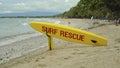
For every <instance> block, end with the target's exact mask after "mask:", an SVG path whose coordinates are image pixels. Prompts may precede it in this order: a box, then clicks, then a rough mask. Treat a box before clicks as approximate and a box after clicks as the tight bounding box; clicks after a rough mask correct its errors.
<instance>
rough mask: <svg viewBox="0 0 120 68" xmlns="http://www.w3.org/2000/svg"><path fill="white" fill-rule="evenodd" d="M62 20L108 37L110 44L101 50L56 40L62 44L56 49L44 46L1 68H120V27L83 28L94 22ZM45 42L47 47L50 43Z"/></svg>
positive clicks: (34, 39) (101, 24) (34, 42)
mask: <svg viewBox="0 0 120 68" xmlns="http://www.w3.org/2000/svg"><path fill="white" fill-rule="evenodd" d="M61 21H65V22H70V24H69V23H67V24H66V25H68V26H72V25H75V26H73V27H76V28H81V29H85V30H87V31H89V32H93V33H95V34H98V35H101V36H103V37H106V38H107V39H108V45H107V46H100V47H98V46H92V45H86V44H78V43H72V42H68V41H63V40H59V39H55V40H59V41H58V42H55V49H53V50H52V51H50V50H48V48H47V47H44V48H42V49H38V50H36V51H34V52H31V53H28V54H25V55H23V56H21V57H18V58H15V59H12V60H10V61H9V62H6V63H3V64H1V65H0V68H120V35H119V34H120V31H119V30H120V26H115V25H113V24H109V22H103V21H101V22H100V21H99V22H98V23H94V22H95V21H94V22H93V23H90V24H83V25H81V23H79V22H89V21H90V20H82V21H81V20H79V19H61ZM82 26H86V27H89V28H83V27H82ZM38 40H40V38H39V36H38V37H32V38H30V39H27V40H24V41H19V42H16V43H13V44H10V45H11V46H13V45H25V44H26V43H29V44H27V45H31V44H32V45H35V46H40V43H39V42H38ZM44 41H45V40H44ZM44 43H45V45H47V42H44Z"/></svg>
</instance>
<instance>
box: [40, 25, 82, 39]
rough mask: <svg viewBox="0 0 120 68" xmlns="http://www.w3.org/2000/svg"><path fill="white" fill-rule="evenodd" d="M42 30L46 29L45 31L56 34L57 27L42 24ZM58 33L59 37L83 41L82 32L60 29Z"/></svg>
mask: <svg viewBox="0 0 120 68" xmlns="http://www.w3.org/2000/svg"><path fill="white" fill-rule="evenodd" d="M42 31H43V32H46V31H47V33H49V34H52V35H55V34H57V32H58V29H54V28H48V27H45V26H42ZM58 34H59V35H58V36H60V37H65V38H69V39H75V40H80V41H84V35H82V34H77V33H72V32H67V31H63V30H60V32H59V33H58Z"/></svg>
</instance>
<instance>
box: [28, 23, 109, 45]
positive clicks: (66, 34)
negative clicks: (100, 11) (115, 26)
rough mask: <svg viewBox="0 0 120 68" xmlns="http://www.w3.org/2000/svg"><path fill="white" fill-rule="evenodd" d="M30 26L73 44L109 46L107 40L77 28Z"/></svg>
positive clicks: (41, 24)
mask: <svg viewBox="0 0 120 68" xmlns="http://www.w3.org/2000/svg"><path fill="white" fill-rule="evenodd" d="M30 26H31V27H32V28H33V29H35V30H37V31H39V32H41V33H43V34H46V32H47V34H48V35H49V36H52V37H56V38H60V39H63V40H67V41H71V42H77V43H83V44H90V45H96V46H106V45H107V39H106V38H104V37H102V36H99V35H96V34H93V33H90V32H87V31H84V30H80V29H77V28H72V27H68V26H64V25H60V24H53V23H49V22H31V23H30Z"/></svg>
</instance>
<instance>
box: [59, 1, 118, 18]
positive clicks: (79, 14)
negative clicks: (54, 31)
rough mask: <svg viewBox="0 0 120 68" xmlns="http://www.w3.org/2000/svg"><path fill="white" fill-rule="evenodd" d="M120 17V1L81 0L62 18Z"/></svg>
mask: <svg viewBox="0 0 120 68" xmlns="http://www.w3.org/2000/svg"><path fill="white" fill-rule="evenodd" d="M106 15H107V16H109V17H120V0H80V1H79V2H78V4H77V5H76V6H75V7H73V8H71V9H70V10H69V11H67V12H64V13H63V14H62V15H61V16H62V17H67V18H88V17H91V16H95V17H97V18H104V16H106Z"/></svg>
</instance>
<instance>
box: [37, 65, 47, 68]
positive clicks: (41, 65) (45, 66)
mask: <svg viewBox="0 0 120 68" xmlns="http://www.w3.org/2000/svg"><path fill="white" fill-rule="evenodd" d="M37 66H38V67H41V68H43V67H46V66H47V65H46V64H38V65H37Z"/></svg>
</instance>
